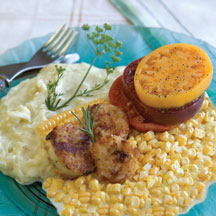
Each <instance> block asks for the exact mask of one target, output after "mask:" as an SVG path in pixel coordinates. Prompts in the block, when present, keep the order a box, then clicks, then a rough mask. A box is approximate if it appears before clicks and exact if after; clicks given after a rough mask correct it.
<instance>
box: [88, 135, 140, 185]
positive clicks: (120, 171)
mask: <svg viewBox="0 0 216 216" xmlns="http://www.w3.org/2000/svg"><path fill="white" fill-rule="evenodd" d="M91 153H92V157H93V159H94V161H95V165H96V167H97V171H96V172H97V175H98V177H99V178H100V179H101V180H103V181H106V182H110V183H117V182H119V183H123V182H124V181H125V180H126V179H128V178H130V177H132V176H134V175H135V173H136V171H137V169H138V166H139V163H138V156H139V150H138V149H137V148H134V147H132V146H131V144H130V142H129V141H127V140H125V139H123V138H122V137H120V136H115V135H111V136H105V137H102V138H99V139H97V140H96V142H95V143H94V144H93V146H92V149H91Z"/></svg>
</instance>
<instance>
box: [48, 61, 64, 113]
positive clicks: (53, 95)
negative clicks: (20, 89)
mask: <svg viewBox="0 0 216 216" xmlns="http://www.w3.org/2000/svg"><path fill="white" fill-rule="evenodd" d="M55 68H56V72H57V79H56V80H55V81H53V82H51V81H50V80H49V82H48V84H47V90H48V96H47V98H46V100H45V104H46V106H47V108H48V109H49V110H55V108H56V107H58V105H59V103H60V102H61V98H58V97H60V96H61V95H62V94H60V93H57V92H56V87H57V85H58V83H59V80H60V79H61V77H62V76H63V72H64V71H65V68H63V67H62V66H57V65H55Z"/></svg>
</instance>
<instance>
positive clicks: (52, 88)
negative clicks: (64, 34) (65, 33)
mask: <svg viewBox="0 0 216 216" xmlns="http://www.w3.org/2000/svg"><path fill="white" fill-rule="evenodd" d="M82 29H83V30H84V31H88V33H87V38H88V41H89V44H90V46H91V47H92V49H93V51H94V53H95V56H94V58H93V60H92V62H91V64H90V65H89V68H88V69H87V71H86V73H85V75H84V76H83V78H82V80H81V82H80V84H79V85H78V87H77V89H76V91H75V92H74V93H73V95H72V96H71V97H70V98H69V99H68V100H67V101H65V102H64V103H60V102H61V98H60V97H61V96H62V94H61V93H57V92H56V86H57V85H58V82H59V79H60V78H61V77H62V75H63V71H62V73H61V74H60V75H59V71H58V70H59V68H58V67H56V71H57V80H55V81H54V82H53V83H52V82H51V81H49V82H48V84H47V89H48V96H47V99H46V100H45V103H46V106H47V108H48V109H49V110H51V111H56V110H58V109H61V108H63V107H66V106H68V104H69V103H70V102H71V101H72V100H73V99H74V98H76V97H89V96H93V95H92V93H93V92H95V91H98V90H99V89H101V88H102V87H103V86H104V85H106V84H107V83H108V82H109V79H108V76H109V75H110V74H111V73H113V71H114V68H113V67H111V66H110V65H111V62H110V61H105V63H106V66H105V69H106V76H105V78H104V80H103V82H102V83H96V84H95V86H93V87H92V88H90V89H84V90H80V89H81V87H82V85H83V83H84V81H85V80H86V78H87V76H88V74H89V72H90V70H91V68H92V66H93V65H94V63H95V61H96V59H97V58H98V57H101V58H103V57H104V55H105V54H111V56H110V59H111V61H112V62H114V63H115V62H118V61H119V60H120V59H119V57H120V56H121V55H122V52H120V49H121V48H122V42H121V41H119V40H116V41H114V38H113V37H112V36H110V35H109V34H108V33H107V32H108V31H110V30H112V26H111V25H109V24H106V23H105V24H104V25H103V27H99V26H96V27H95V30H94V31H92V32H90V26H89V25H88V24H85V25H83V26H82ZM61 70H62V69H61Z"/></svg>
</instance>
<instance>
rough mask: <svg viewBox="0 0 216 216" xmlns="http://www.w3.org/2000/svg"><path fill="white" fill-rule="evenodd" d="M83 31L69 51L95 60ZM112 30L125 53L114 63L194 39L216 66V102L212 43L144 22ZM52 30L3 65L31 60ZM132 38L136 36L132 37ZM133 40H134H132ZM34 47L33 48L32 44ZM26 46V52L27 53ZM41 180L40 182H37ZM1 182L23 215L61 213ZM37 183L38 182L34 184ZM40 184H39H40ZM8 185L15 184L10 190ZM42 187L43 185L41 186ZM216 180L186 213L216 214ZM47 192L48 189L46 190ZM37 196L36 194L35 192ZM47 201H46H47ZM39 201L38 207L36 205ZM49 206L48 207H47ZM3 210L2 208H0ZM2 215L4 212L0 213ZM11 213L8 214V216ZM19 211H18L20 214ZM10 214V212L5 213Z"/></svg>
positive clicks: (4, 58) (215, 98)
mask: <svg viewBox="0 0 216 216" xmlns="http://www.w3.org/2000/svg"><path fill="white" fill-rule="evenodd" d="M75 29H76V30H77V31H78V32H79V37H78V38H76V40H74V42H73V43H72V45H71V46H70V49H69V51H68V53H72V52H77V53H79V54H80V57H81V58H80V59H81V60H80V61H79V62H87V63H90V62H91V58H90V56H92V55H93V52H92V50H90V49H88V43H87V41H86V38H85V35H84V33H83V32H82V31H81V29H80V28H79V27H77V28H75ZM112 34H113V35H114V37H116V36H120V38H118V39H120V40H122V41H123V56H122V58H121V61H120V62H119V63H117V64H114V65H113V66H120V65H127V64H129V63H130V62H131V61H133V60H135V59H137V58H140V57H142V56H144V55H146V54H148V53H149V52H151V51H152V50H154V49H156V48H158V47H160V46H163V45H166V44H170V43H182V42H184V43H190V44H194V45H197V46H200V47H201V48H203V49H204V50H205V51H206V52H207V53H208V55H209V57H210V59H211V60H212V62H213V66H214V76H213V81H212V84H211V86H210V88H209V89H208V91H207V92H208V95H209V96H210V99H211V101H212V102H213V103H214V105H215V104H216V85H215V84H216V80H215V68H216V67H215V63H214V60H215V58H216V57H215V56H216V49H215V48H214V47H212V46H211V45H209V44H208V43H206V42H204V41H202V40H198V39H195V38H191V37H188V36H186V35H184V34H179V33H175V32H171V31H169V30H167V29H162V28H146V27H143V26H129V25H113V30H112ZM50 35H51V34H48V35H46V36H43V37H39V38H34V39H31V40H28V41H25V42H24V43H22V44H21V45H19V46H17V47H15V48H13V49H9V50H8V51H6V52H5V53H3V54H2V55H0V65H6V64H13V63H19V62H25V61H28V60H29V59H30V58H31V56H32V55H33V54H34V53H35V52H36V51H37V50H38V49H39V48H40V47H41V46H42V45H43V44H44V42H45V41H46V40H47V39H48V38H49V37H50ZM131 38H132V40H131ZM128 41H130V43H128ZM29 47H31V48H29ZM23 50H25V51H26V52H25V53H24V52H23ZM17 53H22V54H21V55H17ZM95 66H97V67H102V68H103V67H104V62H102V61H100V60H99V59H98V60H97V61H96V62H95ZM20 81H22V80H15V81H14V82H13V83H12V86H11V87H13V86H15V85H17V84H18V83H19V82H20ZM7 92H8V89H6V90H5V91H4V92H2V93H1V94H0V98H1V97H3V96H4V95H5V94H7ZM35 184H38V183H35ZM0 185H1V187H2V189H3V191H4V192H5V194H6V195H7V197H8V198H9V200H10V201H11V202H12V203H13V204H14V208H15V207H17V208H18V209H19V210H20V212H23V213H24V214H23V215H38V216H40V215H44V214H45V215H46V214H48V215H57V212H56V210H55V208H54V207H53V206H52V205H51V203H50V201H49V200H48V199H47V198H46V197H45V196H44V199H45V200H46V202H47V203H49V204H45V205H44V204H43V202H42V201H41V202H38V200H37V199H36V198H35V199H30V200H31V201H29V202H27V203H26V202H24V201H23V200H25V196H24V197H22V199H21V198H20V197H19V196H18V194H17V191H16V188H18V186H17V187H15V185H19V184H18V183H17V182H16V181H15V180H14V179H12V178H10V177H8V176H5V175H3V174H0ZM33 185H34V184H33ZM31 186H32V185H29V186H24V185H19V188H24V189H23V191H26V188H28V187H31ZM37 187H39V186H38V185H37ZM8 188H11V190H10V191H9V190H8ZM41 190H42V189H41ZM215 191H216V184H212V185H211V186H210V187H209V190H208V195H207V197H206V200H205V201H204V202H202V203H199V204H197V205H195V206H194V207H193V208H192V209H191V210H190V211H189V212H188V213H186V214H184V215H185V216H186V215H187V216H195V215H196V216H198V215H206V216H210V215H214V213H215V211H214V206H215V203H216V194H215ZM42 194H43V195H45V193H44V192H42ZM33 196H34V195H33ZM46 202H45V203H46ZM36 203H37V205H38V207H36V206H35V204H36ZM46 205H51V207H47V206H46ZM47 209H48V210H47ZM0 213H1V210H0ZM0 215H1V214H0ZM9 215H10V216H11V214H8V216H9ZM16 215H18V214H16ZM5 216H6V215H5Z"/></svg>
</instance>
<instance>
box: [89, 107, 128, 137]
mask: <svg viewBox="0 0 216 216" xmlns="http://www.w3.org/2000/svg"><path fill="white" fill-rule="evenodd" d="M98 106H99V104H96V105H93V106H92V107H91V109H90V115H91V118H92V119H93V116H94V114H95V112H96V109H97V107H98ZM128 133H129V124H128V119H127V115H126V114H125V112H124V111H122V109H121V108H119V107H117V106H113V105H112V104H100V107H99V109H98V112H97V115H96V117H95V121H94V135H95V137H96V139H97V137H101V136H107V135H116V136H121V137H122V138H127V136H128Z"/></svg>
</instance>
